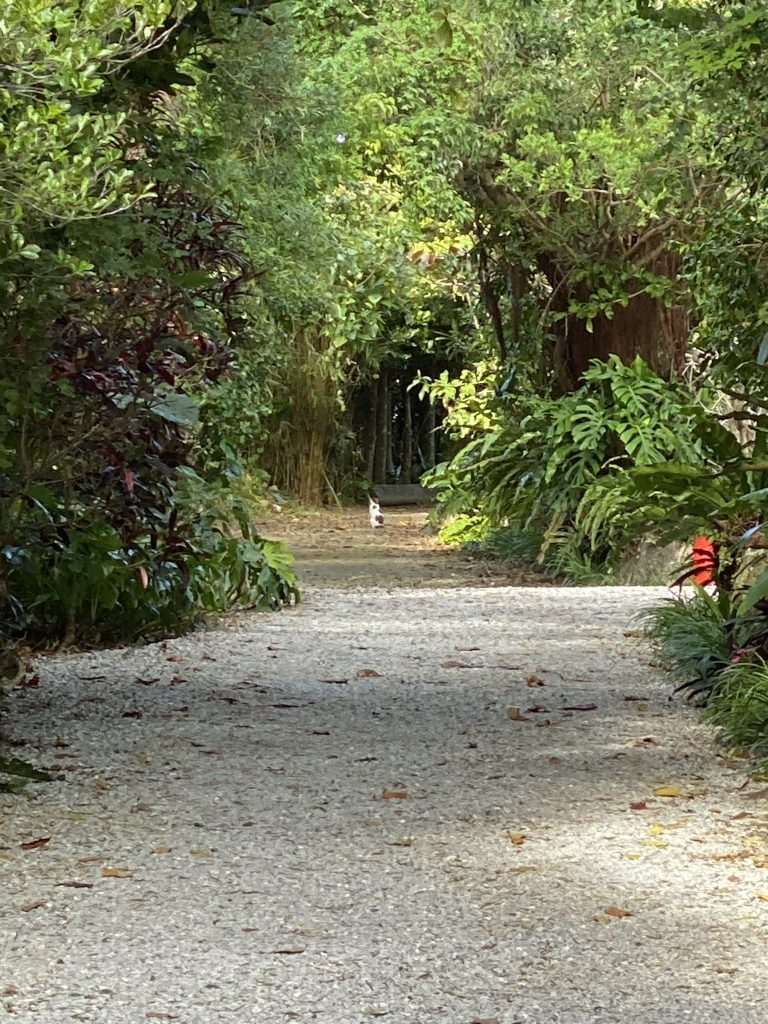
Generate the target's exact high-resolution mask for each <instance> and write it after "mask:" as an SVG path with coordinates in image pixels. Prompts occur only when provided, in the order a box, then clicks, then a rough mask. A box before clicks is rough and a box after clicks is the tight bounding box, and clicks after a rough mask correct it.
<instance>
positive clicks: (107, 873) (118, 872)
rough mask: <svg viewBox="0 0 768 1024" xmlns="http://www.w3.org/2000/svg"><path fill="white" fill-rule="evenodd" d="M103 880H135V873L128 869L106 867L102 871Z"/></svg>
mask: <svg viewBox="0 0 768 1024" xmlns="http://www.w3.org/2000/svg"><path fill="white" fill-rule="evenodd" d="M101 877H102V878H133V871H131V870H129V869H128V868H113V867H110V866H109V865H105V866H104V867H103V868H102V869H101Z"/></svg>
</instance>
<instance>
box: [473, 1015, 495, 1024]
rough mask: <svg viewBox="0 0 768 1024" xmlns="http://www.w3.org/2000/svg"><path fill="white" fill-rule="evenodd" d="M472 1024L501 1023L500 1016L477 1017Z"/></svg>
mask: <svg viewBox="0 0 768 1024" xmlns="http://www.w3.org/2000/svg"><path fill="white" fill-rule="evenodd" d="M470 1024H501V1021H500V1020H499V1018H498V1017H475V1019H474V1020H473V1021H470Z"/></svg>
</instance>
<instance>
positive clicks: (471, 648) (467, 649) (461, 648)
mask: <svg viewBox="0 0 768 1024" xmlns="http://www.w3.org/2000/svg"><path fill="white" fill-rule="evenodd" d="M456 650H457V651H479V650H480V648H479V647H457V648H456Z"/></svg>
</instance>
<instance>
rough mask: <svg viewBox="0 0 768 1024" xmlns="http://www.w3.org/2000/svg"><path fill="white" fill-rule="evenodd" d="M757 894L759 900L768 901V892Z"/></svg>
mask: <svg viewBox="0 0 768 1024" xmlns="http://www.w3.org/2000/svg"><path fill="white" fill-rule="evenodd" d="M755 896H757V898H758V899H759V900H765V902H766V903H768V892H756V893H755Z"/></svg>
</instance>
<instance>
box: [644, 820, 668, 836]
mask: <svg viewBox="0 0 768 1024" xmlns="http://www.w3.org/2000/svg"><path fill="white" fill-rule="evenodd" d="M648 831H649V832H650V833H651V835H652V836H660V835H661V834H662V832H666V827H665V826H664V825H661V824H660V823H659V822H658V821H654V822H653V823H652V824H650V825H649V826H648Z"/></svg>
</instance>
